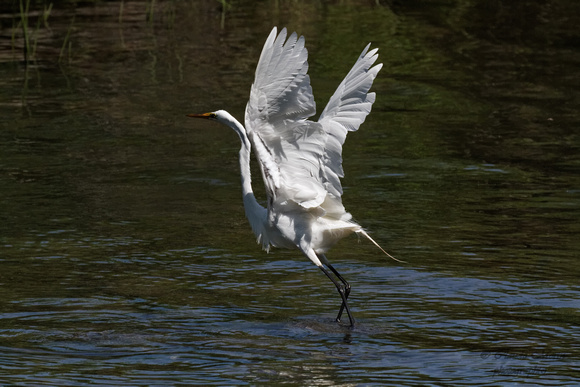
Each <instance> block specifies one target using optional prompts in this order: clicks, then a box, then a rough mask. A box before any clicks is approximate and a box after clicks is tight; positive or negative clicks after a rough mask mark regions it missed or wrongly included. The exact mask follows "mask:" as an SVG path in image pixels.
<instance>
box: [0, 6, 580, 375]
mask: <svg viewBox="0 0 580 387" xmlns="http://www.w3.org/2000/svg"><path fill="white" fill-rule="evenodd" d="M345 3H346V4H345ZM369 3H372V2H364V1H349V2H341V4H335V2H326V1H323V2H285V1H279V2H273V1H272V2H270V1H261V2H250V1H237V2H232V3H231V5H230V6H229V7H227V8H226V12H225V14H222V10H221V8H220V5H219V2H216V1H215V0H213V1H209V0H208V1H191V2H183V1H182V2H176V1H158V2H154V3H153V5H154V7H153V8H151V7H150V6H151V4H152V2H145V3H140V2H127V1H125V2H116V1H111V2H105V3H103V2H98V3H96V4H90V3H88V2H87V3H83V4H82V5H81V4H77V5H76V6H73V4H72V3H67V2H55V3H54V7H53V8H52V10H51V12H50V14H49V15H48V16H47V18H46V23H44V22H43V21H42V20H43V19H41V23H39V24H37V18H38V16H39V15H40V14H42V8H35V9H34V10H33V11H32V12H31V13H30V15H31V16H30V19H29V20H28V25H29V26H30V30H31V35H30V39H31V41H32V42H36V48H35V52H34V55H29V59H31V61H30V62H29V64H28V66H26V62H25V61H24V58H23V54H22V53H23V47H24V46H25V42H24V39H23V37H22V34H21V32H20V31H21V25H22V24H19V23H22V20H21V18H20V15H19V14H18V12H17V11H18V10H17V9H16V10H12V9H10V6H9V5H3V6H0V12H2V14H1V16H2V18H0V20H2V24H0V27H1V29H0V33H1V36H2V38H3V42H4V43H3V45H2V47H1V48H0V74H1V77H0V83H1V87H0V114H1V115H2V117H3V118H2V120H1V121H0V125H1V128H0V129H1V130H0V136H1V137H0V192H1V196H0V220H1V222H0V384H8V385H10V384H13V385H84V384H96V385H99V384H100V385H172V384H176V385H178V384H202V385H211V384H213V385H241V384H250V385H260V384H261V385H272V384H291V385H434V386H435V385H437V386H440V385H453V386H457V385H477V386H479V385H490V386H496V385H570V386H574V385H577V384H578V382H579V381H580V367H579V359H580V346H579V344H578V339H577V338H578V335H579V333H580V329H579V324H580V314H579V309H580V301H579V300H580V286H579V285H578V277H579V276H580V263H579V261H578V255H579V252H580V243H579V242H578V235H579V232H580V227H579V224H580V222H579V221H578V220H579V218H580V174H579V172H580V157H579V155H580V152H579V144H580V141H579V139H578V128H579V127H580V125H579V124H580V122H579V121H580V120H579V116H578V107H579V103H578V102H579V93H578V90H580V81H579V80H580V77H579V76H578V70H577V69H578V68H579V66H578V65H579V63H580V52H579V50H578V47H577V44H576V42H577V41H578V31H577V28H576V27H575V26H577V25H578V21H579V20H578V15H580V12H579V11H580V9H578V5H576V4H575V3H574V2H571V1H570V2H569V1H564V0H561V1H544V2H539V1H538V2H526V3H525V5H524V3H522V4H520V3H519V2H492V3H489V2H483V1H482V2H477V1H457V2H454V3H445V2H379V3H380V4H379V5H374V4H373V5H371V4H369ZM33 7H34V5H33ZM45 14H46V13H45ZM222 17H223V18H222ZM8 21H9V22H8ZM222 23H223V24H222ZM273 25H279V26H283V25H286V26H288V27H289V29H291V30H297V31H298V32H299V33H302V34H304V35H305V37H306V45H307V47H308V49H309V52H310V58H311V59H310V61H309V62H310V74H311V77H312V84H313V88H314V94H315V96H316V99H317V101H318V110H319V111H321V109H322V108H323V107H324V105H325V102H326V99H327V98H328V97H329V96H330V95H331V94H332V92H333V91H334V88H335V87H336V85H337V84H338V83H339V82H340V80H341V79H342V77H343V76H344V74H345V73H346V72H347V71H348V69H349V68H350V66H351V65H352V63H353V62H354V60H355V58H356V56H357V55H358V53H359V52H360V50H361V49H362V48H363V47H364V46H365V45H366V43H367V42H368V41H372V42H373V46H376V47H379V48H380V59H381V61H382V62H383V63H384V64H385V66H384V68H383V70H382V71H381V73H380V74H379V77H378V79H377V81H376V82H375V86H374V90H375V91H376V93H377V102H376V103H375V105H374V107H373V112H372V113H371V115H370V116H369V118H368V119H367V121H366V122H365V124H364V125H363V126H362V128H361V130H360V131H359V132H357V133H354V134H351V135H349V138H348V139H347V143H346V146H345V149H344V159H345V162H344V167H345V171H346V177H345V179H344V181H343V185H344V187H345V194H344V198H343V199H344V203H345V206H346V207H347V209H348V210H349V211H350V212H352V213H353V215H354V217H355V218H356V219H357V220H358V221H359V223H361V224H362V225H363V226H364V227H366V228H367V229H368V230H369V232H371V233H372V235H373V238H375V239H376V240H377V241H378V242H379V243H380V244H381V245H382V246H383V247H385V248H386V249H387V250H388V251H389V252H390V253H392V254H393V255H394V256H396V257H397V258H400V259H402V260H404V261H405V262H406V263H398V262H395V261H392V260H389V259H388V258H387V257H385V256H383V255H382V254H381V253H380V251H378V250H377V249H376V248H375V247H374V246H373V245H372V244H370V243H368V242H367V241H364V240H360V241H358V240H357V239H356V237H352V238H350V239H347V240H344V241H343V242H341V243H340V244H339V245H338V246H337V247H335V248H334V249H333V250H331V251H330V252H329V254H328V257H329V259H330V260H331V261H332V262H333V264H334V265H335V267H336V268H337V269H338V270H339V271H340V272H341V273H342V274H343V275H344V276H345V277H346V278H347V279H348V280H349V281H350V283H351V284H352V286H353V291H352V293H351V296H350V298H349V299H350V300H351V301H350V305H351V308H352V310H353V313H354V315H355V317H356V319H357V322H358V326H357V327H356V328H355V329H354V330H351V329H349V328H348V327H346V326H343V325H340V324H337V323H335V322H334V317H335V316H336V313H337V311H338V307H339V306H340V303H339V297H338V295H337V294H336V291H335V289H334V287H333V286H332V284H331V283H330V282H329V281H328V279H327V278H326V277H325V276H324V275H323V274H322V273H321V272H320V271H319V270H318V269H316V267H315V266H313V265H312V264H311V263H310V262H309V261H308V260H307V259H306V258H304V257H302V256H300V255H299V254H298V253H297V252H295V251H284V250H275V251H273V252H271V253H270V254H266V253H264V252H261V251H260V249H259V246H257V245H256V244H255V242H254V240H253V236H252V234H251V231H250V229H249V226H248V224H247V221H246V219H245V218H244V212H243V209H242V203H241V198H240V183H239V170H238V163H237V149H238V147H239V143H238V139H237V137H236V135H235V134H234V133H232V132H231V130H229V129H228V128H225V127H221V126H219V125H217V124H213V125H208V124H205V123H201V122H192V121H193V120H188V119H186V118H185V114H186V113H193V112H205V111H211V110H216V109H218V108H226V109H228V110H229V111H230V112H232V114H234V115H236V116H237V117H238V118H240V119H241V118H242V115H243V110H244V106H245V103H246V99H247V95H248V92H249V87H250V84H251V81H252V77H253V71H254V68H255V64H256V61H257V59H258V56H259V52H260V50H261V47H262V44H263V41H264V40H265V38H266V36H267V34H268V32H269V31H270V29H271V27H272V26H273ZM13 28H16V29H15V30H14V29H13ZM13 35H14V38H12V36H13ZM59 58H60V60H59ZM255 173H256V176H257V175H258V174H259V173H258V172H257V171H256V172H255ZM254 180H255V182H254V185H255V187H259V186H260V184H261V182H260V179H259V178H257V177H256V178H255V179H254Z"/></svg>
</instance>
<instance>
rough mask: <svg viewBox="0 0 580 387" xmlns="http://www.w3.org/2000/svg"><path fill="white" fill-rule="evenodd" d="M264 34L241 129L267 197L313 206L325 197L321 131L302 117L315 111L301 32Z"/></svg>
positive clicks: (272, 199)
mask: <svg viewBox="0 0 580 387" xmlns="http://www.w3.org/2000/svg"><path fill="white" fill-rule="evenodd" d="M276 33H277V29H276V28H274V29H272V32H271V33H270V35H269V36H268V39H267V40H266V43H265V44H264V48H263V49H262V54H261V55H260V61H259V63H258V66H257V68H256V76H255V80H254V83H253V84H252V88H251V91H250V99H249V101H248V104H247V106H246V117H245V123H246V130H247V132H248V137H249V138H250V141H252V145H253V147H254V151H255V153H256V156H257V158H258V160H259V163H260V168H261V171H262V177H263V178H264V183H265V185H266V192H267V194H268V197H269V201H272V202H276V203H277V204H278V205H285V204H288V203H289V201H291V202H294V203H297V204H299V205H301V206H302V207H304V208H312V207H316V206H319V205H320V204H321V203H322V202H323V201H324V198H325V196H326V189H325V188H324V182H323V176H322V175H321V171H322V169H323V164H322V159H323V155H324V144H325V142H326V137H327V135H326V132H325V131H324V130H323V129H322V125H320V124H318V123H315V122H311V121H308V120H306V119H307V118H308V117H310V116H312V115H313V114H315V113H316V104H315V102H314V97H313V95H312V87H311V86H310V78H309V76H308V74H307V72H308V61H307V60H308V51H307V50H306V48H305V47H304V37H303V36H300V37H298V36H297V34H296V33H292V34H291V35H290V36H289V37H288V39H286V36H287V31H286V29H285V28H284V29H282V30H281V31H280V34H278V35H276Z"/></svg>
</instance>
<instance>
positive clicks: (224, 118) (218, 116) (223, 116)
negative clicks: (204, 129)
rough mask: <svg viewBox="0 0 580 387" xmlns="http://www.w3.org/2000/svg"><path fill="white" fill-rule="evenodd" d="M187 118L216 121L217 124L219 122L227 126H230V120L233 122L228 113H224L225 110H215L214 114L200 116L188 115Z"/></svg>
mask: <svg viewBox="0 0 580 387" xmlns="http://www.w3.org/2000/svg"><path fill="white" fill-rule="evenodd" d="M187 117H192V118H205V119H206V120H211V121H218V122H221V123H222V124H226V125H228V126H231V125H230V122H231V121H232V120H235V119H234V117H232V115H231V114H230V113H228V112H226V111H225V110H216V111H215V112H209V113H202V114H188V115H187Z"/></svg>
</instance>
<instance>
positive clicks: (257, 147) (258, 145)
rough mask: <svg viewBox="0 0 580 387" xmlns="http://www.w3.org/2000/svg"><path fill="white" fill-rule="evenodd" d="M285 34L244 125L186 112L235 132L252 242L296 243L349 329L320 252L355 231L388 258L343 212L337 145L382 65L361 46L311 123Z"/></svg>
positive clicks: (275, 40)
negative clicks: (254, 170)
mask: <svg viewBox="0 0 580 387" xmlns="http://www.w3.org/2000/svg"><path fill="white" fill-rule="evenodd" d="M286 36H287V33H286V28H284V29H282V30H281V31H280V34H278V35H277V29H276V27H274V28H273V29H272V32H270V35H269V36H268V39H267V40H266V43H265V44H264V48H263V49H262V54H261V55H260V60H259V62H258V67H257V68H256V77H255V80H254V83H253V84H252V88H251V91H250V99H249V101H248V104H247V105H246V117H245V123H246V126H245V128H244V126H242V124H241V123H240V122H238V121H237V120H236V119H235V118H234V117H233V116H232V115H230V114H229V113H228V112H226V111H224V110H218V111H215V112H211V113H204V114H188V117H196V118H206V119H210V120H215V121H218V122H221V123H223V124H225V125H227V126H229V127H231V128H232V129H234V130H235V131H236V133H238V135H239V136H240V140H241V142H242V147H241V149H240V168H241V175H242V192H243V201H244V207H245V211H246V217H247V218H248V220H249V222H250V225H251V226H252V230H253V231H254V234H255V235H256V238H257V242H258V243H259V244H260V243H261V244H262V247H263V248H264V250H266V251H269V249H270V247H283V248H290V249H293V248H297V249H299V250H300V251H302V252H303V253H304V255H306V256H307V257H308V258H310V260H311V261H312V262H313V263H314V264H315V265H316V266H318V267H319V268H320V269H321V270H322V271H323V272H324V274H326V276H328V278H330V280H331V281H332V282H333V283H334V285H335V286H336V288H337V290H338V292H339V294H340V297H341V298H342V305H341V307H340V310H339V312H338V316H337V317H336V321H337V322H340V319H341V317H342V313H343V310H346V313H347V314H348V318H349V320H350V326H351V327H354V324H355V320H354V318H353V316H352V314H351V312H350V309H349V307H348V303H347V299H348V296H349V294H350V290H351V287H350V284H349V283H348V282H347V281H346V280H345V279H344V278H343V277H342V276H341V275H340V274H339V273H338V271H337V270H336V269H335V268H334V267H332V265H331V264H330V263H329V262H328V259H327V258H326V256H325V255H324V253H326V252H327V251H328V249H330V248H331V247H332V246H333V245H334V244H336V243H337V242H338V241H339V240H341V239H342V238H344V237H345V236H347V235H349V234H351V233H353V232H354V233H357V234H361V235H363V236H365V237H366V238H368V239H369V240H370V241H371V242H372V243H374V244H375V245H376V246H377V247H379V248H380V249H381V250H382V251H383V252H384V253H385V254H387V255H388V256H389V257H391V256H390V255H389V254H388V253H386V252H385V251H384V250H383V249H382V248H381V247H380V246H379V245H378V244H377V243H376V242H375V241H374V240H373V239H372V238H371V237H370V236H369V235H368V234H367V233H366V232H365V230H363V228H362V227H361V226H360V225H358V224H357V223H355V222H354V221H353V220H352V215H351V214H350V213H348V212H346V210H345V208H344V206H343V205H342V200H341V195H342V186H341V184H340V178H341V177H343V176H344V172H343V169H342V144H343V143H344V140H345V138H346V134H347V133H348V132H352V131H355V130H357V129H358V128H359V126H360V124H362V123H363V121H364V120H365V117H366V116H367V114H368V113H369V112H370V111H371V106H372V104H373V102H374V101H375V93H369V92H368V91H369V89H370V87H371V85H372V84H373V80H374V79H375V77H376V76H377V73H378V72H379V70H380V69H381V67H382V64H377V65H376V66H373V64H374V63H375V61H376V60H377V58H378V55H377V51H378V49H376V48H375V49H373V50H370V51H369V47H370V44H369V45H367V46H366V47H365V49H364V50H363V51H362V53H361V55H360V57H359V58H358V60H357V61H356V63H355V64H354V66H353V68H352V69H351V70H350V72H349V73H348V74H347V76H346V78H344V80H343V81H342V82H341V84H340V85H339V86H338V89H337V90H336V92H335V93H334V95H333V96H332V97H331V98H330V101H329V102H328V105H326V108H325V109H324V111H323V112H322V114H321V115H320V118H319V119H318V121H317V122H314V121H309V120H307V118H308V117H310V116H312V115H314V114H315V113H316V105H315V103H314V97H313V95H312V88H311V87H310V78H309V76H308V74H307V72H308V62H307V59H308V52H307V50H306V48H305V47H304V37H303V36H300V37H299V38H298V37H297V35H296V32H294V33H292V35H290V37H289V38H288V39H287V40H286ZM371 66H373V67H371ZM252 148H253V149H254V153H255V155H256V158H257V160H258V163H259V164H260V169H261V171H262V178H263V180H264V185H265V187H266V194H267V208H264V207H262V206H261V205H260V204H259V203H258V201H257V200H256V197H255V196H254V192H253V190H252V184H251V176H250V152H251V149H252ZM391 258H393V257H391ZM393 259H395V258H393ZM327 268H328V269H330V271H331V272H332V273H333V274H334V276H336V278H335V277H333V276H332V275H331V273H330V272H329V271H328V270H327ZM337 279H338V280H337ZM339 281H340V282H339Z"/></svg>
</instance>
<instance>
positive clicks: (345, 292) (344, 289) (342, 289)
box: [319, 265, 354, 328]
mask: <svg viewBox="0 0 580 387" xmlns="http://www.w3.org/2000/svg"><path fill="white" fill-rule="evenodd" d="M319 267H320V270H322V272H323V273H324V274H326V276H327V277H328V278H330V280H331V281H332V283H333V284H334V286H336V289H337V290H338V294H340V298H342V305H341V306H340V312H339V314H338V317H337V318H336V321H337V322H340V317H342V311H343V310H346V314H347V315H348V319H349V320H350V326H351V328H354V318H353V317H352V314H351V313H350V309H349V308H348V303H347V302H346V299H347V297H348V294H349V293H350V285H348V282H346V281H345V280H344V279H343V278H342V277H341V276H340V274H338V272H337V271H336V270H335V269H334V268H333V267H332V266H330V265H328V267H329V268H330V270H332V272H333V273H334V274H335V275H336V276H337V277H338V278H339V279H340V281H341V282H342V283H343V284H340V283H338V281H337V280H336V279H334V277H333V276H332V275H331V274H330V273H329V272H328V270H326V269H325V268H324V266H319ZM344 284H346V285H344ZM347 287H348V289H347Z"/></svg>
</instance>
